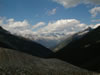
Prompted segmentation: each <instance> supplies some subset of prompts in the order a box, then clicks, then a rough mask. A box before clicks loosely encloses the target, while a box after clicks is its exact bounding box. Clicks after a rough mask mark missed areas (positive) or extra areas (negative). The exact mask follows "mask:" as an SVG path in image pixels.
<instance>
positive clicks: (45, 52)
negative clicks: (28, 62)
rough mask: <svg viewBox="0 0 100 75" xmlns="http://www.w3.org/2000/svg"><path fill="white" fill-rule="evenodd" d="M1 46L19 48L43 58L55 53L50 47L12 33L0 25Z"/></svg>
mask: <svg viewBox="0 0 100 75" xmlns="http://www.w3.org/2000/svg"><path fill="white" fill-rule="evenodd" d="M0 47H4V48H9V49H13V50H19V51H21V52H26V53H29V54H31V55H34V56H38V57H43V58H48V57H49V56H51V55H52V54H53V52H52V51H51V50H49V49H48V48H46V47H44V46H42V45H40V44H38V43H36V42H34V41H32V40H29V39H26V38H23V37H19V36H16V35H12V34H10V32H8V31H6V30H5V29H3V28H2V27H0Z"/></svg>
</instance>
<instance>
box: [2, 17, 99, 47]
mask: <svg viewBox="0 0 100 75" xmlns="http://www.w3.org/2000/svg"><path fill="white" fill-rule="evenodd" d="M0 26H2V27H3V28H4V29H6V30H8V31H10V32H11V33H12V34H17V35H21V36H24V37H26V38H30V39H32V40H35V41H36V42H39V43H41V44H42V45H45V46H46V47H48V48H50V47H53V46H54V45H56V44H58V43H59V42H60V41H61V40H63V39H66V38H67V37H69V35H72V34H74V33H76V32H79V31H81V30H84V29H86V28H87V27H88V26H89V25H87V24H84V23H81V22H80V21H79V20H76V19H61V20H57V21H54V22H49V23H48V24H46V23H45V22H38V23H37V24H35V25H31V24H29V22H28V21H27V20H24V21H15V20H14V19H5V18H0ZM90 26H91V27H93V28H96V27H97V26H100V24H97V25H90ZM51 42H52V43H51Z"/></svg>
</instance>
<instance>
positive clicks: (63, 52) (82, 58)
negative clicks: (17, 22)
mask: <svg viewBox="0 0 100 75" xmlns="http://www.w3.org/2000/svg"><path fill="white" fill-rule="evenodd" d="M85 31H86V32H85ZM85 31H82V32H79V33H76V34H74V35H73V36H74V37H73V36H71V37H73V40H72V41H70V42H68V38H67V39H66V40H67V41H66V40H65V41H66V42H65V41H64V42H65V43H63V42H62V43H63V45H64V46H62V47H61V48H59V49H58V50H57V51H53V50H50V49H48V48H46V47H44V46H43V45H41V44H39V43H37V42H34V41H32V40H29V39H27V38H24V37H21V36H17V35H14V34H11V33H10V32H8V31H6V30H5V29H3V28H2V27H0V75H100V73H99V72H100V67H99V66H100V65H99V62H100V61H99V52H98V50H99V48H100V27H98V28H96V29H90V28H89V29H88V30H85ZM87 31H88V32H87ZM83 32H85V33H84V34H81V35H79V34H80V33H83ZM76 35H77V37H76ZM97 36H98V37H97ZM71 39H72V38H71ZM67 42H68V43H67ZM62 43H61V44H62ZM58 46H60V44H59V45H57V46H56V47H58ZM97 72H98V73H97Z"/></svg>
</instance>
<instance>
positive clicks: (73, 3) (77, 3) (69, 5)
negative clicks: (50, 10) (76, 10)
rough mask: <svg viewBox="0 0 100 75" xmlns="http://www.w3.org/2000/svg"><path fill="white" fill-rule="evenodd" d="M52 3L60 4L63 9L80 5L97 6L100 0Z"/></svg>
mask: <svg viewBox="0 0 100 75" xmlns="http://www.w3.org/2000/svg"><path fill="white" fill-rule="evenodd" d="M53 1H54V2H56V3H58V4H61V5H62V6H64V7H65V8H70V7H75V6H77V5H79V4H81V3H83V4H93V5H99V4H100V0H53Z"/></svg>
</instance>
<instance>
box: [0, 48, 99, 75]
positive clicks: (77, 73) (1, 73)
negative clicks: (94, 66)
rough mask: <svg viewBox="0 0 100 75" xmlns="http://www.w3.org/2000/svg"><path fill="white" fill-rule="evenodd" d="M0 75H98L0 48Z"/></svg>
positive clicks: (63, 63)
mask: <svg viewBox="0 0 100 75" xmlns="http://www.w3.org/2000/svg"><path fill="white" fill-rule="evenodd" d="M0 75H100V74H99V73H94V72H89V71H86V70H83V69H80V68H78V67H75V66H73V65H71V64H68V63H66V62H63V61H61V60H58V59H44V58H39V57H35V56H32V55H28V54H26V53H23V52H19V51H15V50H11V49H7V48H0Z"/></svg>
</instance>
